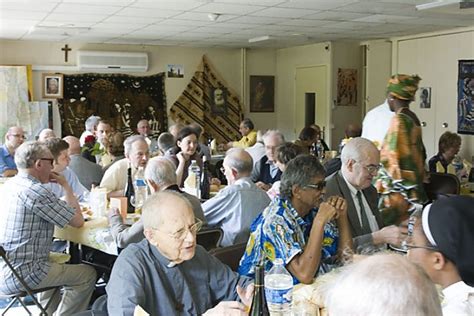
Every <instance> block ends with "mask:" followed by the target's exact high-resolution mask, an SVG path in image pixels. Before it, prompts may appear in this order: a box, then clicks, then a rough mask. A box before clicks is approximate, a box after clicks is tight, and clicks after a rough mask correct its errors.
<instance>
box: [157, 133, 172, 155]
mask: <svg viewBox="0 0 474 316" xmlns="http://www.w3.org/2000/svg"><path fill="white" fill-rule="evenodd" d="M175 145H176V141H175V139H174V136H173V134H171V133H168V132H164V133H161V134H160V136H158V148H160V153H161V155H163V156H166V155H171V152H172V150H173V148H174V146H175Z"/></svg>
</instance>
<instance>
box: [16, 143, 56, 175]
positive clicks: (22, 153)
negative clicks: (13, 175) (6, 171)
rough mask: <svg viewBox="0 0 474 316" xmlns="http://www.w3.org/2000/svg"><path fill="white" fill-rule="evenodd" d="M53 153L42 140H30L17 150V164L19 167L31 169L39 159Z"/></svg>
mask: <svg viewBox="0 0 474 316" xmlns="http://www.w3.org/2000/svg"><path fill="white" fill-rule="evenodd" d="M48 154H51V151H50V150H49V148H48V147H47V146H46V145H45V144H44V143H41V142H36V141H29V142H25V143H23V144H21V145H20V147H18V148H17V149H16V150H15V164H16V166H17V168H18V169H29V168H31V167H33V166H34V164H35V162H36V161H37V160H38V159H41V158H45V156H47V155H48Z"/></svg>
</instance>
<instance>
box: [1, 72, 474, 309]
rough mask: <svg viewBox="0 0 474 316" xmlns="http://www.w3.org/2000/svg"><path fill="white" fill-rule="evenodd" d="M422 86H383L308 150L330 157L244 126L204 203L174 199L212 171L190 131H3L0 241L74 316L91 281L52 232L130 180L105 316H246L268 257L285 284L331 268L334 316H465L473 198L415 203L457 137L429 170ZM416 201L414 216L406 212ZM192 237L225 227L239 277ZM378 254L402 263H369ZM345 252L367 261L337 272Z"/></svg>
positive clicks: (414, 82) (305, 141)
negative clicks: (135, 207)
mask: <svg viewBox="0 0 474 316" xmlns="http://www.w3.org/2000/svg"><path fill="white" fill-rule="evenodd" d="M420 80H421V79H420V78H419V77H418V76H408V75H394V76H393V77H391V78H390V80H389V83H388V86H387V100H386V102H385V103H384V104H382V105H381V106H380V107H378V108H376V109H374V110H372V111H370V112H369V113H367V115H366V117H365V119H364V122H363V126H362V129H361V127H360V125H358V124H357V123H354V124H351V125H349V126H348V127H347V128H346V131H345V134H346V139H345V140H343V141H342V142H341V145H340V146H339V147H340V148H339V153H338V155H336V156H334V157H330V158H331V159H326V160H325V161H323V157H322V156H318V155H320V151H319V149H318V150H315V148H316V146H321V149H322V150H323V151H324V150H326V151H327V150H329V146H328V145H327V144H326V143H325V142H324V137H323V135H321V129H320V128H319V126H317V125H312V126H307V127H305V128H303V129H302V130H301V132H300V133H299V136H298V139H296V140H294V141H292V142H288V141H286V140H285V137H284V135H283V134H282V133H281V132H280V131H278V130H276V129H272V130H267V131H265V132H263V131H257V130H256V129H255V126H254V124H253V123H252V121H251V120H250V119H244V120H243V121H242V122H241V123H240V129H239V130H240V133H241V134H242V139H240V140H235V141H232V142H228V143H225V144H220V146H219V148H220V149H222V150H225V151H226V152H225V157H224V159H223V161H222V168H220V169H219V168H217V170H215V171H214V172H215V174H214V176H215V177H216V178H221V179H225V181H226V183H227V186H226V187H225V188H223V189H221V190H220V191H219V192H218V193H217V194H216V195H215V196H214V197H211V198H210V199H208V200H206V201H201V200H200V199H198V198H197V197H195V196H193V195H191V194H189V193H186V192H185V191H184V190H183V185H184V183H185V180H186V178H187V177H188V169H189V167H190V165H191V163H192V162H193V161H195V162H196V164H197V166H199V168H201V169H202V168H203V161H211V150H210V148H209V147H208V146H207V145H206V142H205V141H203V132H204V131H203V127H202V126H200V125H199V124H196V123H192V124H189V125H183V124H180V123H177V124H174V125H172V126H170V128H169V130H168V132H163V133H162V134H161V135H160V136H159V137H158V138H157V139H155V138H153V137H152V136H151V135H152V131H151V129H150V126H149V124H148V121H147V120H140V121H139V122H138V123H137V129H136V131H137V134H136V135H132V136H129V137H128V138H126V139H124V138H123V136H122V135H121V133H120V132H118V131H115V130H114V127H113V126H111V125H110V123H108V122H107V121H106V120H103V119H101V118H100V117H97V116H91V117H89V118H88V119H87V120H86V121H85V131H84V133H83V134H82V135H81V136H80V138H77V137H75V136H71V135H70V136H66V137H64V138H63V139H61V138H58V137H56V135H55V133H54V131H52V130H51V129H44V130H43V131H41V133H39V135H38V139H37V140H36V141H25V139H26V137H25V132H24V130H23V129H22V128H21V127H18V126H14V127H10V128H9V129H8V131H7V133H6V135H5V142H4V145H3V146H2V147H1V151H0V172H1V174H2V176H3V177H11V179H9V180H8V181H6V182H5V183H4V184H3V185H2V186H1V187H0V190H1V198H2V201H4V203H5V204H4V211H3V214H2V216H1V217H0V245H1V246H2V247H3V248H4V249H5V251H6V254H7V257H8V258H9V260H10V261H11V262H12V263H13V265H14V267H15V269H17V271H19V272H20V274H21V275H22V276H23V278H24V279H25V281H26V283H27V284H28V286H30V287H31V288H32V289H37V288H44V287H49V286H61V287H62V292H61V295H60V296H59V297H57V298H55V299H54V300H53V304H50V305H49V308H48V310H49V312H51V313H52V312H54V311H56V313H57V314H59V315H72V314H74V313H77V312H81V311H84V310H86V309H87V308H88V306H89V303H90V300H91V297H92V293H93V291H94V286H95V283H96V281H97V279H98V278H99V277H100V275H98V274H97V272H96V270H95V269H94V268H93V267H92V266H90V265H87V264H65V263H56V262H53V261H51V259H50V258H49V252H50V250H51V247H52V243H53V232H54V226H58V227H64V226H66V225H70V226H72V227H78V228H79V227H82V226H83V225H84V219H83V215H82V213H81V207H80V204H79V203H80V202H84V201H87V197H88V196H89V192H90V191H91V190H92V189H93V188H94V187H95V186H99V187H101V188H104V189H105V190H106V191H107V196H108V197H109V198H112V197H121V196H124V195H125V192H126V189H127V185H128V184H127V183H128V174H131V176H132V178H133V179H135V178H138V177H143V179H144V180H145V181H146V184H147V186H148V191H149V194H148V198H147V199H146V201H145V203H144V205H143V207H142V215H141V218H140V219H139V220H138V221H137V222H135V223H134V224H133V225H126V224H125V223H124V221H123V218H122V216H121V214H120V212H119V210H117V209H114V208H112V209H110V210H109V213H108V222H109V226H110V232H111V235H112V236H113V238H114V241H115V243H116V245H117V247H118V248H120V249H121V252H120V255H119V256H118V258H116V260H115V259H114V260H113V261H111V262H114V263H113V267H112V266H110V268H111V269H112V272H111V274H110V275H109V276H108V278H107V279H108V280H107V281H108V284H107V288H106V289H107V309H108V313H109V314H110V315H131V314H133V311H134V309H135V306H137V305H139V306H141V307H142V308H143V309H144V310H145V311H146V312H148V313H149V314H151V315H177V314H192V315H195V314H199V315H201V314H204V315H244V314H245V313H246V312H247V308H248V307H249V306H250V305H251V300H252V293H253V290H254V288H253V285H252V284H253V278H254V277H255V267H256V265H263V267H264V269H265V271H269V270H270V269H271V268H272V267H273V265H274V263H275V262H276V261H277V260H278V261H280V260H282V261H283V263H284V265H285V267H286V269H287V270H288V271H289V273H290V274H291V275H292V277H293V283H294V284H297V283H305V284H310V283H312V282H313V280H314V278H317V277H318V276H321V275H323V274H325V273H328V272H330V271H332V270H334V269H335V268H338V269H341V271H342V272H341V273H340V274H338V277H337V281H334V282H333V284H332V285H331V286H330V287H328V295H327V297H326V302H325V304H326V306H327V308H328V311H329V313H330V314H331V315H345V314H351V315H352V314H353V315H381V314H388V315H400V314H410V315H441V314H443V315H469V314H468V313H469V309H468V308H469V307H468V301H467V299H468V295H469V293H473V292H474V288H473V286H474V255H473V254H474V252H472V245H474V212H473V211H472V204H473V202H474V199H473V198H471V197H465V196H450V197H445V198H440V199H438V200H435V201H429V200H428V198H427V195H426V192H425V191H424V183H425V182H426V181H429V177H428V174H429V172H428V171H427V170H429V171H430V172H451V171H452V170H453V169H452V166H451V164H452V163H453V161H454V160H455V157H456V155H457V154H458V152H459V151H460V146H461V138H460V137H459V136H458V135H457V134H455V133H451V132H446V133H445V134H443V135H442V136H441V138H440V140H439V152H438V153H437V155H435V156H434V157H433V158H431V159H430V160H429V164H428V163H427V161H426V160H427V159H426V158H427V157H426V152H425V148H424V145H423V141H422V137H421V136H422V135H421V124H420V120H419V119H418V118H417V116H416V114H415V113H414V112H413V111H411V110H410V108H409V105H410V102H411V101H413V100H414V97H415V93H416V91H417V88H418V83H419V81H420ZM361 135H362V137H361ZM428 165H429V169H427V167H428ZM219 173H220V174H219ZM214 181H217V182H216V183H217V184H218V183H219V181H218V180H214ZM413 204H419V205H421V206H424V208H421V207H420V208H419V209H417V211H416V212H412V210H413V208H412V206H413ZM202 227H205V228H215V227H217V228H220V229H221V230H222V231H223V238H222V240H221V241H220V244H219V246H220V247H228V246H234V245H244V244H245V245H246V246H245V251H244V252H243V254H242V258H241V260H240V265H239V267H238V269H237V271H232V270H231V269H230V267H228V266H226V265H225V264H223V263H221V262H220V261H219V260H218V259H216V258H215V257H213V256H212V255H210V254H209V253H208V252H207V251H206V250H205V249H204V248H203V247H201V246H200V245H198V244H197V239H196V236H197V233H198V231H199V230H200V229H201V228H202ZM388 245H392V246H394V247H395V248H399V249H402V250H405V251H406V252H407V253H408V254H407V255H406V256H402V255H400V254H384V253H383V252H382V253H381V254H374V253H378V252H381V251H384V250H386V249H387V248H388ZM353 254H363V255H364V256H368V258H366V259H360V258H359V259H357V260H355V259H354V263H351V264H348V265H347V266H344V265H345V264H346V263H347V262H348V261H351V260H352V259H351V258H352V255H353ZM0 275H1V279H2V281H0V294H11V293H15V292H17V291H21V284H20V283H19V282H18V280H17V279H16V278H15V276H14V275H13V274H12V272H11V270H10V269H9V268H8V267H7V266H5V265H4V264H3V263H0ZM434 284H437V285H439V286H440V287H441V289H442V294H443V295H444V300H443V301H442V303H440V302H441V301H440V299H439V297H438V292H437V289H436V288H435V286H434ZM394 293H400V296H399V298H398V299H397V302H396V303H392V302H390V300H391V299H392V297H391V296H392V295H394ZM51 295H52V292H51V291H47V292H44V293H42V294H40V295H39V300H40V301H41V302H44V301H46V300H47V299H49V298H51ZM397 295H398V294H397ZM472 295H473V296H474V294H472ZM379 298H380V299H379Z"/></svg>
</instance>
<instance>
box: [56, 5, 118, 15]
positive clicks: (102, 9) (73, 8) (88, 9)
mask: <svg viewBox="0 0 474 316" xmlns="http://www.w3.org/2000/svg"><path fill="white" fill-rule="evenodd" d="M96 3H97V2H96ZM121 8H122V7H121V6H115V5H94V3H84V4H76V3H61V4H59V5H58V6H57V7H56V9H55V10H54V12H55V13H71V12H81V14H105V15H110V14H113V13H115V12H117V11H119V10H120V9H121Z"/></svg>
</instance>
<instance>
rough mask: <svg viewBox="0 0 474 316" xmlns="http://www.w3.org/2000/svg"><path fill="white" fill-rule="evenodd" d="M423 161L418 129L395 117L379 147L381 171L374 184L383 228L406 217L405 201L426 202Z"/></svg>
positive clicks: (407, 119)
mask: <svg viewBox="0 0 474 316" xmlns="http://www.w3.org/2000/svg"><path fill="white" fill-rule="evenodd" d="M425 160H426V151H425V146H424V145H423V140H422V138H421V127H420V126H418V125H417V124H416V123H415V121H414V120H413V119H412V118H411V117H410V116H409V115H407V114H404V113H398V114H397V115H395V116H394V117H393V118H392V121H391V122H390V127H389V129H388V132H387V134H386V136H385V139H384V142H383V145H382V150H381V152H380V162H381V163H382V166H383V168H381V169H380V171H379V174H378V175H377V178H376V183H375V184H376V188H377V191H378V192H379V193H380V194H381V199H380V202H379V209H380V210H381V211H382V218H383V220H384V224H385V225H391V224H398V223H399V222H400V221H403V220H404V219H406V218H407V217H408V209H409V207H410V205H409V202H408V201H410V202H416V203H420V204H422V203H424V202H426V200H427V197H426V192H425V190H424V186H423V180H424V177H425Z"/></svg>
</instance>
